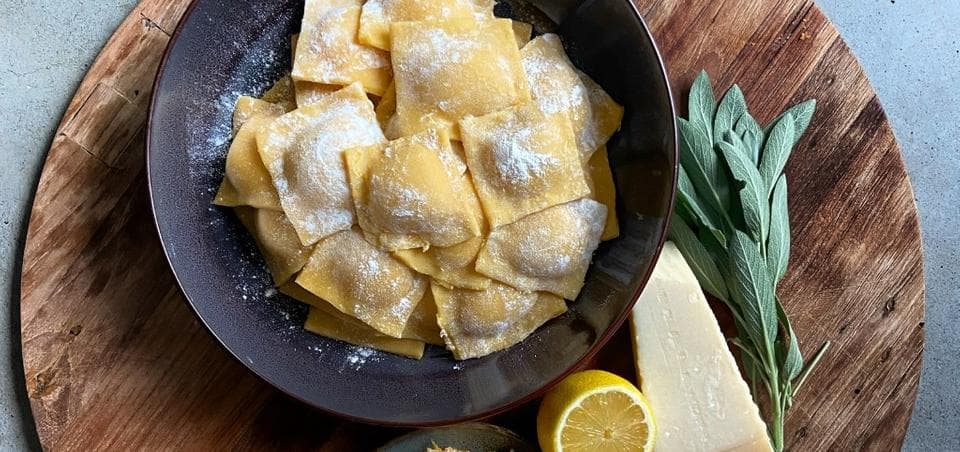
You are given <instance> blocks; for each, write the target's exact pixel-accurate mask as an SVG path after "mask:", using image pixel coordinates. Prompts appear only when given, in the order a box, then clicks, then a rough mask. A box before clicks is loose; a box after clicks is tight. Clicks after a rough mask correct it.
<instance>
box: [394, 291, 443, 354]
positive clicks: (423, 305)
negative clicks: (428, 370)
mask: <svg viewBox="0 0 960 452" xmlns="http://www.w3.org/2000/svg"><path fill="white" fill-rule="evenodd" d="M402 337H404V338H409V339H415V340H418V341H423V342H426V343H428V344H433V345H440V346H443V345H444V342H443V338H442V337H440V325H438V324H437V302H436V301H435V300H434V299H433V293H432V292H431V291H430V290H429V289H427V291H425V292H424V293H423V299H421V300H420V302H419V303H417V308H416V309H414V310H413V314H410V318H409V319H407V324H406V326H404V328H403V334H402Z"/></svg>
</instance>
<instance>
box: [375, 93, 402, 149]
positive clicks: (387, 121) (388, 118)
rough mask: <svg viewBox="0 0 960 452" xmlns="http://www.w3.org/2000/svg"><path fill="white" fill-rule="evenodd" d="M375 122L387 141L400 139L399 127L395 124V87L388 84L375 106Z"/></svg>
mask: <svg viewBox="0 0 960 452" xmlns="http://www.w3.org/2000/svg"><path fill="white" fill-rule="evenodd" d="M377 121H378V122H379V123H380V128H381V129H383V134H384V135H385V136H386V137H387V139H388V140H396V139H397V138H400V125H399V124H398V123H397V87H396V85H395V84H393V83H390V86H388V87H387V90H386V91H385V92H384V93H383V97H381V98H380V103H378V104H377Z"/></svg>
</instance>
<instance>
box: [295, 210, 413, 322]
mask: <svg viewBox="0 0 960 452" xmlns="http://www.w3.org/2000/svg"><path fill="white" fill-rule="evenodd" d="M296 282H297V284H299V285H300V286H302V287H303V288H304V289H306V290H308V291H310V292H311V293H313V294H314V295H316V296H318V297H320V298H321V299H323V300H326V301H327V302H328V303H330V304H331V305H332V306H333V307H335V308H337V310H338V311H340V312H342V313H344V314H347V315H349V316H351V317H354V318H356V319H358V320H360V321H362V322H364V323H366V324H367V325H370V326H371V327H373V329H375V330H377V331H379V332H380V333H383V334H386V335H387V336H391V337H397V338H399V337H402V336H403V332H404V329H405V328H406V326H407V321H408V320H409V319H410V316H411V315H412V314H413V311H414V309H415V308H416V307H417V304H418V303H420V300H421V299H423V294H424V292H425V291H426V290H427V281H426V280H424V279H423V278H422V277H421V276H420V275H418V274H416V273H414V272H413V271H412V270H410V269H409V268H407V267H406V266H405V265H403V264H401V263H400V262H399V261H397V260H396V259H394V258H393V257H392V256H390V254H389V253H387V252H384V251H381V250H379V249H377V248H376V247H374V246H373V245H371V244H370V243H368V242H367V241H366V240H364V238H363V234H362V233H361V232H360V231H359V230H358V229H356V228H354V229H349V230H346V231H341V232H338V233H336V234H333V235H331V236H330V237H327V238H326V239H323V240H322V241H320V243H318V244H317V246H316V248H315V249H314V251H313V254H311V255H310V260H309V261H307V265H306V266H305V267H304V268H303V270H302V271H301V272H300V275H299V276H297V279H296Z"/></svg>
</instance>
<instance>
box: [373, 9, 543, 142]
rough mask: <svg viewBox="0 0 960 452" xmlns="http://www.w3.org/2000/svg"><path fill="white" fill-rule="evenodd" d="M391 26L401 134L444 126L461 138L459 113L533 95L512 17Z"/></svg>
mask: <svg viewBox="0 0 960 452" xmlns="http://www.w3.org/2000/svg"><path fill="white" fill-rule="evenodd" d="M390 30H391V31H390V33H391V36H390V39H391V47H392V49H393V50H392V53H391V57H392V59H393V68H394V72H395V80H394V82H395V84H396V90H397V119H398V125H399V131H400V134H401V135H402V136H406V135H412V134H415V133H417V132H421V131H423V130H427V129H441V130H445V131H448V132H449V133H450V137H451V138H452V139H455V140H458V139H460V134H459V130H457V127H456V125H457V121H458V120H459V119H460V118H463V117H464V116H468V115H473V116H480V115H484V114H487V113H490V112H494V111H498V110H502V109H504V108H508V107H512V106H514V105H517V104H520V103H523V102H526V101H528V100H529V99H530V88H529V86H527V79H526V76H525V75H524V72H523V67H522V65H521V64H520V51H519V50H517V44H516V38H515V37H514V33H513V27H512V25H511V21H510V20H509V19H493V20H484V21H475V20H473V19H458V20H448V21H421V22H395V23H394V24H393V25H391V28H390Z"/></svg>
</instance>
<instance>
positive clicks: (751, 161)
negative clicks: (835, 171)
mask: <svg viewBox="0 0 960 452" xmlns="http://www.w3.org/2000/svg"><path fill="white" fill-rule="evenodd" d="M815 109H816V101H814V100H808V101H806V102H803V103H800V104H798V105H796V106H794V107H792V108H790V109H788V110H787V111H785V112H784V113H782V114H781V115H780V116H778V117H777V118H776V119H774V120H773V121H772V122H771V123H770V124H769V125H768V126H767V127H766V128H761V127H760V125H759V124H758V123H757V121H756V120H755V119H754V118H753V116H751V115H750V112H749V110H748V109H747V104H746V100H745V99H744V96H743V92H742V91H741V90H740V88H739V87H738V86H737V85H733V87H731V88H730V89H729V90H728V91H727V92H726V94H724V96H723V98H722V99H721V100H720V102H719V104H718V103H717V101H716V98H715V96H714V93H713V87H712V86H711V84H710V78H709V77H708V76H707V73H706V72H700V75H699V76H698V77H697V78H696V80H695V81H694V82H693V86H692V87H691V89H690V96H689V115H688V116H689V117H688V118H687V119H683V118H679V124H680V166H681V167H680V174H679V176H678V179H679V180H678V190H677V191H678V195H677V208H676V211H675V213H674V216H673V219H672V221H673V226H672V228H671V231H670V238H671V240H673V241H674V242H675V243H676V244H677V247H678V248H679V249H680V252H681V253H682V254H683V256H684V258H685V259H686V260H687V262H688V263H689V264H690V266H691V268H692V269H693V272H694V273H695V274H696V275H697V279H698V280H699V282H700V285H701V287H702V288H703V289H704V291H706V292H707V293H709V294H710V295H712V296H713V297H715V298H717V299H719V300H720V301H722V302H723V303H724V304H726V306H727V307H728V308H729V309H730V312H731V313H732V315H733V319H734V323H735V325H736V329H737V337H736V338H733V339H731V341H730V342H731V343H732V344H734V345H735V346H736V347H737V348H738V349H739V350H740V358H741V359H740V360H741V363H742V365H743V368H744V369H743V370H744V373H745V374H746V375H747V377H748V379H749V380H750V383H751V388H752V391H753V397H754V400H758V401H759V398H760V397H761V395H762V394H761V393H760V392H759V391H760V390H764V391H765V392H766V395H767V397H768V398H769V404H768V405H767V406H768V409H767V411H768V413H767V414H768V415H767V427H768V432H769V435H770V442H771V445H772V446H773V448H774V450H777V451H780V450H783V421H784V414H785V413H786V411H787V409H789V408H790V406H791V405H792V404H793V398H794V396H795V395H796V393H797V391H798V390H799V389H800V386H801V385H802V384H803V382H804V381H805V380H806V378H807V376H808V375H809V374H810V372H811V371H812V370H813V368H814V366H816V363H817V362H818V361H819V359H820V357H821V356H823V353H824V352H826V349H827V347H828V346H829V345H830V343H829V342H826V343H824V344H823V345H822V346H821V347H820V349H819V350H818V351H817V353H816V354H815V355H814V357H813V359H811V360H810V361H809V362H808V363H807V365H806V366H804V365H803V357H802V355H801V354H800V347H799V344H798V341H797V335H796V333H795V332H794V331H793V327H792V326H791V325H790V319H789V318H788V317H787V313H786V311H785V310H784V309H783V305H782V304H781V303H780V299H779V298H778V297H777V294H776V286H777V284H778V283H779V282H780V279H781V278H783V275H784V274H785V273H786V271H787V264H788V262H789V258H790V221H789V212H788V209H787V177H786V175H784V174H783V171H784V167H785V166H786V164H787V159H788V158H789V156H790V152H791V150H792V149H793V147H794V146H795V145H796V144H797V142H798V141H799V140H800V137H801V136H802V135H803V133H804V132H805V131H806V129H807V126H808V125H809V124H810V120H811V119H812V117H813V113H814V110H815Z"/></svg>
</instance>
